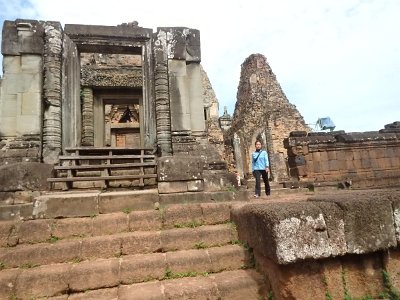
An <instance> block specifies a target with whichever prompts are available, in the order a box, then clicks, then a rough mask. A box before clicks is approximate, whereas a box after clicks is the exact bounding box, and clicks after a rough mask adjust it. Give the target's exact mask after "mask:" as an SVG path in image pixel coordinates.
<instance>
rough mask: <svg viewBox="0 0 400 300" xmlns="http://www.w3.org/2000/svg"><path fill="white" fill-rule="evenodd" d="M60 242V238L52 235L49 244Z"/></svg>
mask: <svg viewBox="0 0 400 300" xmlns="http://www.w3.org/2000/svg"><path fill="white" fill-rule="evenodd" d="M59 240H60V238H59V237H58V236H55V235H51V236H50V238H49V239H48V240H47V242H48V243H51V244H53V243H55V242H57V241H59Z"/></svg>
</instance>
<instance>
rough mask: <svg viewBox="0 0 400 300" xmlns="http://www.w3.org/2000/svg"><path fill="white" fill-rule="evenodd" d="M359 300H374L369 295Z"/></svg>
mask: <svg viewBox="0 0 400 300" xmlns="http://www.w3.org/2000/svg"><path fill="white" fill-rule="evenodd" d="M361 300H374V298H373V297H372V296H370V295H366V296H364V297H362V298H361Z"/></svg>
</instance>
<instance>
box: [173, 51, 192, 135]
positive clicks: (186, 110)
mask: <svg viewBox="0 0 400 300" xmlns="http://www.w3.org/2000/svg"><path fill="white" fill-rule="evenodd" d="M168 71H169V77H170V81H169V89H170V99H171V129H172V134H173V135H174V134H175V135H191V120H190V117H191V114H190V101H189V99H190V96H189V84H188V83H189V80H188V76H187V73H186V61H184V60H176V59H171V60H169V61H168ZM197 113H198V112H197Z"/></svg>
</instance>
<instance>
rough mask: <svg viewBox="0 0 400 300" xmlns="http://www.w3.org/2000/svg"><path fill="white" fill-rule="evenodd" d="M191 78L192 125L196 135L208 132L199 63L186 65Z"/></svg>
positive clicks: (193, 132)
mask: <svg viewBox="0 0 400 300" xmlns="http://www.w3.org/2000/svg"><path fill="white" fill-rule="evenodd" d="M186 71H187V74H188V79H189V96H190V126H191V130H192V134H193V135H194V136H204V135H205V134H206V132H205V131H206V122H205V116H204V100H203V84H202V76H201V69H200V64H199V63H189V64H188V65H186Z"/></svg>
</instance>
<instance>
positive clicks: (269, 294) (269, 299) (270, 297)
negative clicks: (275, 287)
mask: <svg viewBox="0 0 400 300" xmlns="http://www.w3.org/2000/svg"><path fill="white" fill-rule="evenodd" d="M267 297H268V300H274V293H273V292H272V291H269V292H268V295H267Z"/></svg>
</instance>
